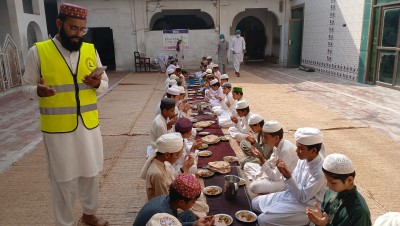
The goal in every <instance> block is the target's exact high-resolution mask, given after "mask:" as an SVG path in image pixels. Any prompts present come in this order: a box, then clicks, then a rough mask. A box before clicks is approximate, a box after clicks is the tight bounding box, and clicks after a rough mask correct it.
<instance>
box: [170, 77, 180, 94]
mask: <svg viewBox="0 0 400 226" xmlns="http://www.w3.org/2000/svg"><path fill="white" fill-rule="evenodd" d="M172 81H175V82H176V80H172ZM167 93H168V94H171V95H174V96H178V95H180V94H181V91H179V89H177V88H174V87H170V88H168V89H167Z"/></svg>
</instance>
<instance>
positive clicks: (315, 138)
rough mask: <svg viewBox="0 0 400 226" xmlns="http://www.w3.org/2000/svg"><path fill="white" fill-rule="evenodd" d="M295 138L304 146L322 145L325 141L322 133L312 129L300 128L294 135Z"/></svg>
mask: <svg viewBox="0 0 400 226" xmlns="http://www.w3.org/2000/svg"><path fill="white" fill-rule="evenodd" d="M294 138H295V139H296V142H298V143H300V144H303V145H313V144H320V143H322V141H323V136H322V133H321V131H320V130H319V129H317V128H310V127H304V128H298V129H297V131H296V133H295V134H294Z"/></svg>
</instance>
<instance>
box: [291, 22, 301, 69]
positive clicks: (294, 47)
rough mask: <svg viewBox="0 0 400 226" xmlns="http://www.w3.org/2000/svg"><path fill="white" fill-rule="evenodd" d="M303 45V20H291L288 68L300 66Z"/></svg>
mask: <svg viewBox="0 0 400 226" xmlns="http://www.w3.org/2000/svg"><path fill="white" fill-rule="evenodd" d="M302 43H303V21H302V19H290V21H289V43H288V45H289V53H288V66H299V65H300V61H301V48H302Z"/></svg>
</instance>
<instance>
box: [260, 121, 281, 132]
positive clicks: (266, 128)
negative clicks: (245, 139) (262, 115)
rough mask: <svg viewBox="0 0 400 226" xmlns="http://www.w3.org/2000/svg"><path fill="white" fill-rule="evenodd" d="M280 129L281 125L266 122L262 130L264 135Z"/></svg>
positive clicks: (275, 122)
mask: <svg viewBox="0 0 400 226" xmlns="http://www.w3.org/2000/svg"><path fill="white" fill-rule="evenodd" d="M281 129H282V126H281V124H279V122H278V121H276V120H271V121H266V122H265V123H264V126H263V128H262V131H263V132H264V133H276V132H278V131H279V130H281Z"/></svg>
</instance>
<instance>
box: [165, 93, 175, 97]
mask: <svg viewBox="0 0 400 226" xmlns="http://www.w3.org/2000/svg"><path fill="white" fill-rule="evenodd" d="M176 96H177V95H172V94H169V93H167V97H168V98H175V97H176Z"/></svg>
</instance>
